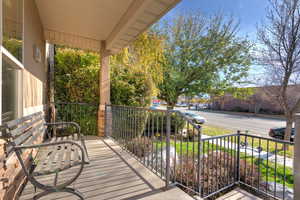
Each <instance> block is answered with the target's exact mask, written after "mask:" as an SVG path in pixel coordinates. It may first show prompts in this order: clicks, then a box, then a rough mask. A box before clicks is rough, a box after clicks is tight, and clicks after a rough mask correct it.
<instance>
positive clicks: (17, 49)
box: [2, 0, 23, 62]
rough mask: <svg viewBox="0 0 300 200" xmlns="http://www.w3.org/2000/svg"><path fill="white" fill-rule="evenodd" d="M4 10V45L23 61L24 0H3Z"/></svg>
mask: <svg viewBox="0 0 300 200" xmlns="http://www.w3.org/2000/svg"><path fill="white" fill-rule="evenodd" d="M2 10H3V16H2V19H3V22H2V25H3V27H2V28H3V30H2V31H3V41H2V45H3V47H4V48H6V49H7V50H8V51H9V52H10V53H11V54H12V55H13V56H15V57H16V58H17V59H18V60H19V61H20V62H22V48H23V0H3V6H2Z"/></svg>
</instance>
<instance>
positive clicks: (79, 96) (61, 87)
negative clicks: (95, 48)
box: [55, 32, 163, 106]
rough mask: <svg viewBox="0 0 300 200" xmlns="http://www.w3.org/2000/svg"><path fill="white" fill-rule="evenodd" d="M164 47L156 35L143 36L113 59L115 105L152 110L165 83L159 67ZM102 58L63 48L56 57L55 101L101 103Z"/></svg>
mask: <svg viewBox="0 0 300 200" xmlns="http://www.w3.org/2000/svg"><path fill="white" fill-rule="evenodd" d="M162 47H163V43H162V40H161V38H160V37H159V36H158V35H157V34H155V33H154V32H146V33H143V34H142V35H141V36H139V37H138V39H137V40H136V41H135V42H133V44H132V45H130V46H129V47H128V48H125V49H123V50H122V51H121V52H120V53H118V54H116V55H114V56H111V59H110V66H111V103H112V104H118V105H131V106H148V105H149V104H150V102H151V97H152V96H153V95H155V94H156V93H157V89H156V84H157V83H158V82H160V81H161V80H162V70H161V65H160V64H159V62H160V60H161V59H163V57H162V50H163V48H162ZM99 59H100V58H99V55H98V54H96V53H92V52H85V51H82V50H77V49H70V48H64V47H59V48H57V49H56V56H55V62H56V64H55V99H56V101H58V102H85V103H91V102H92V103H93V102H98V101H99V89H98V84H99V68H100V67H99V65H100V63H99Z"/></svg>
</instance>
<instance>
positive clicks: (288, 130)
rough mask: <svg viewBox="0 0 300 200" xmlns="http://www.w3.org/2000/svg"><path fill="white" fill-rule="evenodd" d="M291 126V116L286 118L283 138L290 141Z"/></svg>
mask: <svg viewBox="0 0 300 200" xmlns="http://www.w3.org/2000/svg"><path fill="white" fill-rule="evenodd" d="M292 128H293V117H290V116H289V117H287V119H286V129H285V133H284V140H287V141H290V139H291V133H292Z"/></svg>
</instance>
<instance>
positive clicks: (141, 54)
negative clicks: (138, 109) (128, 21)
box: [110, 30, 164, 106]
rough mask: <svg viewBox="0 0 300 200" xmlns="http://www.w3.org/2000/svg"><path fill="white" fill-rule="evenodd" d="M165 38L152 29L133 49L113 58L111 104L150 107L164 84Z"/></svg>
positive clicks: (140, 37)
mask: <svg viewBox="0 0 300 200" xmlns="http://www.w3.org/2000/svg"><path fill="white" fill-rule="evenodd" d="M163 45H164V43H163V38H162V37H161V36H160V35H159V34H158V33H156V32H154V31H152V30H148V31H147V32H145V33H143V34H141V35H140V36H139V37H138V39H137V40H136V41H134V42H133V44H131V45H130V46H129V47H127V48H125V49H123V50H122V51H121V52H120V53H119V54H117V55H115V56H112V58H111V60H110V63H111V68H112V70H111V77H112V81H111V102H112V103H113V104H116V105H131V106H149V105H150V103H151V99H152V97H153V96H156V95H157V93H158V89H157V87H156V85H157V84H158V83H160V82H161V81H162V76H163V73H162V72H163V71H162V65H161V62H162V60H163V59H164V57H163V51H164V48H163Z"/></svg>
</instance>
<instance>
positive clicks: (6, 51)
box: [1, 45, 24, 69]
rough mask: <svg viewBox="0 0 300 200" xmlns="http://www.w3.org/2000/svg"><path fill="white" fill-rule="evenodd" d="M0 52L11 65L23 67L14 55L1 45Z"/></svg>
mask: <svg viewBox="0 0 300 200" xmlns="http://www.w3.org/2000/svg"><path fill="white" fill-rule="evenodd" d="M1 52H2V54H3V55H4V56H5V57H7V58H8V60H9V61H10V62H11V63H12V64H13V65H15V66H17V67H19V68H20V69H24V65H23V64H22V63H21V62H20V61H19V60H18V59H17V58H16V57H14V56H13V55H12V54H11V53H10V52H9V51H8V50H7V49H5V48H4V47H3V46H2V45H1Z"/></svg>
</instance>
